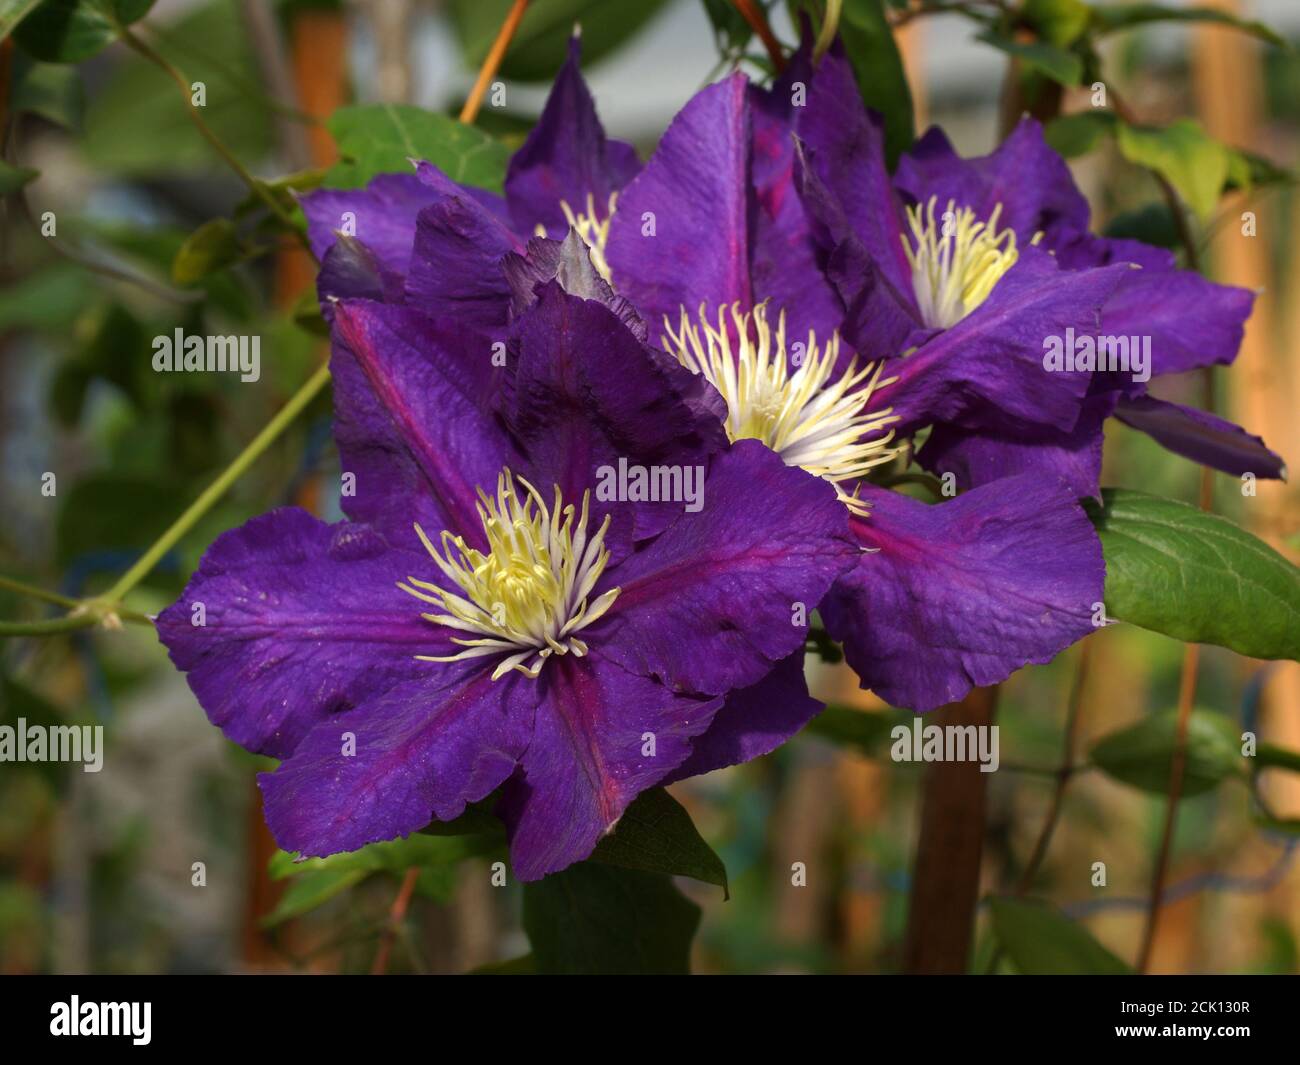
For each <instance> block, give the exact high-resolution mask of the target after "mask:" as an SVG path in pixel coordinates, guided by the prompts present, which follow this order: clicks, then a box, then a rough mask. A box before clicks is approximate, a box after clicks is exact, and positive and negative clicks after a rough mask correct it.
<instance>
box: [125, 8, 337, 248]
mask: <svg viewBox="0 0 1300 1065" xmlns="http://www.w3.org/2000/svg"><path fill="white" fill-rule="evenodd" d="M110 17H111V16H110ZM114 22H115V25H114V29H115V30H116V31H117V35H118V36H119V37H120V38H121V39H122V42H123V43H124V44H126V45H127V47H129V48H131V49H133V50H134V51H136V52H138V53H139V54H140V55H141V56H143V57H144V58H145V59H147V60H149V62H151V63H153V64H154V65H155V66H157V67H158V68H159V69H160V70H162V71H163V72H164V73H165V74H166V75H167V76H168V77H170V78H171V79H172V81H174V82H176V84H177V86H178V87H179V88H180V90H181V97H182V99H184V101H185V109H186V111H187V112H188V114H189V116H190V121H192V122H193V123H194V126H195V128H197V129H198V131H199V133H201V134H202V135H203V139H204V140H206V141H207V142H208V143H209V144H210V145H212V148H213V150H214V151H215V152H216V153H217V154H218V155H219V156H221V158H222V159H224V160H225V161H226V165H227V166H229V167H230V169H231V170H233V171H234V172H235V173H236V174H238V175H239V179H240V180H241V181H242V182H243V183H244V184H245V185H247V186H248V190H249V191H250V192H251V193H252V194H253V195H254V196H256V197H257V198H258V199H260V200H261V201H262V202H263V203H265V204H266V206H267V208H269V210H270V211H271V213H272V214H273V215H275V217H276V218H278V219H279V220H280V222H281V223H282V224H283V225H284V226H285V228H287V229H288V230H289V231H290V232H291V233H293V234H294V235H295V236H296V237H297V238H298V240H299V242H300V243H301V244H302V246H303V247H304V248H306V249H307V253H308V254H309V255H311V256H312V258H313V259H315V258H316V256H315V253H313V252H312V250H311V244H310V243H309V242H308V240H307V235H306V234H305V233H304V232H303V231H302V230H301V229H299V228H298V225H297V223H296V222H295V221H294V218H293V215H291V214H290V213H289V212H288V211H286V210H285V209H284V207H283V206H282V205H281V204H280V202H279V201H278V200H277V199H276V198H275V197H274V196H273V195H272V194H271V191H270V190H269V189H268V188H267V187H266V185H265V184H263V183H262V182H260V181H258V180H257V178H255V177H253V175H252V174H250V173H249V172H248V170H247V169H246V168H245V166H244V164H243V163H241V162H240V161H239V160H238V159H237V158H235V155H234V153H233V152H231V150H230V149H229V148H227V147H226V146H225V145H224V144H223V143H222V142H221V138H220V137H218V136H217V135H216V133H214V132H213V131H212V128H211V127H210V126H209V125H208V124H207V123H206V122H205V121H203V116H202V115H200V114H199V111H198V108H196V107H195V106H194V101H193V100H192V99H191V98H190V92H191V90H190V83H189V82H188V81H187V80H186V79H185V75H184V74H182V73H181V72H180V71H179V70H177V69H176V67H174V66H172V64H171V63H170V62H168V61H167V59H166V58H165V57H163V56H162V55H161V54H160V53H159V52H157V51H155V50H154V49H153V48H152V47H150V45H149V44H147V43H146V42H145V41H143V40H141V39H140V38H139V37H137V36H136V35H135V34H134V33H133V32H131V30H130V29H129V28H128V27H127V26H126V25H124V24H123V23H121V22H117V21H116V20H114ZM318 261H319V260H318Z"/></svg>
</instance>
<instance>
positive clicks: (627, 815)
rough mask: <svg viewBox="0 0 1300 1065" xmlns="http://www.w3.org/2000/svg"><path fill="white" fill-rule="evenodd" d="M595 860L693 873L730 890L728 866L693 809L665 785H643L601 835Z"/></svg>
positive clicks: (649, 869) (675, 873) (679, 873)
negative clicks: (704, 834)
mask: <svg viewBox="0 0 1300 1065" xmlns="http://www.w3.org/2000/svg"><path fill="white" fill-rule="evenodd" d="M591 860H592V861H595V862H604V863H605V864H606V865H617V866H621V867H622V868H624V869H642V870H644V871H646V872H648V873H667V874H669V875H670V876H689V877H691V878H692V879H694V880H702V881H704V883H706V884H717V885H718V887H720V888H722V891H723V894H724V895H725V894H727V893H728V892H727V869H726V866H724V865H723V864H722V859H721V858H719V857H718V856H717V854H715V853H714V851H713V848H711V847H710V846H709V845H708V844H707V843H705V842H704V838H703V837H702V836H701V835H700V833H699V830H698V829H697V828H696V827H695V823H694V822H693V821H692V820H691V815H690V814H688V813H687V812H686V810H685V809H684V808H683V807H682V805H681V803H679V802H678V801H677V800H676V799H674V798H673V797H672V796H671V795H669V794H668V792H667V791H665V790H664V789H663V788H651V789H650V790H649V791H643V792H642V793H641V794H640V795H638V796H637V798H636V800H635V801H634V802H633V803H632V805H631V806H629V807H628V808H627V809H626V810H625V811H624V812H623V816H622V817H621V818H619V821H618V824H617V825H616V826H615V828H614V831H613V832H611V833H610V834H609V835H608V836H606V837H605V838H604V839H602V840H601V841H600V842H599V843H598V844H597V845H596V849H595V851H594V852H593V853H592V855H591Z"/></svg>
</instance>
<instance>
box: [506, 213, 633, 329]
mask: <svg viewBox="0 0 1300 1065" xmlns="http://www.w3.org/2000/svg"><path fill="white" fill-rule="evenodd" d="M501 270H502V273H504V274H505V277H506V283H507V284H508V285H509V286H510V313H511V315H512V316H514V317H518V316H519V315H521V314H523V313H524V311H526V310H527V309H528V308H529V307H531V306H533V304H534V303H536V302H537V289H538V286H540V285H543V284H545V283H546V282H547V281H556V282H558V283H559V286H560V288H561V289H563V290H564V291H565V292H567V293H569V294H570V295H572V296H581V297H582V298H583V299H584V300H595V301H596V302H597V303H603V304H604V305H605V306H606V307H608V308H609V309H610V310H611V311H613V312H614V314H615V316H616V317H617V318H618V320H619V321H620V322H622V323H623V324H624V325H625V326H627V328H628V329H629V330H631V332H632V334H633V335H634V336H635V337H636V338H637V339H638V340H641V341H645V340H646V339H648V336H649V330H647V328H646V324H645V322H644V321H643V320H642V318H641V316H640V315H639V314H637V312H636V308H635V307H633V306H632V304H631V303H630V302H628V301H627V300H625V299H624V298H623V297H622V296H619V295H617V294H616V293H615V292H614V290H613V289H612V288H610V287H609V283H608V282H607V281H606V280H605V279H604V278H603V277H601V276H600V273H599V272H598V271H597V270H596V268H595V266H593V265H592V262H591V253H590V249H588V247H587V245H586V243H585V242H584V241H583V239H582V238H581V237H580V236H578V234H577V232H576V231H574V230H572V229H570V230H569V232H568V235H567V236H565V238H564V239H563V240H551V239H549V238H547V237H534V238H533V239H532V240H530V241H529V242H528V245H527V247H526V248H525V249H524V252H523V254H519V253H518V252H510V253H509V254H508V255H506V256H505V257H504V258H503V259H502V260H501Z"/></svg>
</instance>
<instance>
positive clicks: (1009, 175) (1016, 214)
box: [894, 116, 1089, 246]
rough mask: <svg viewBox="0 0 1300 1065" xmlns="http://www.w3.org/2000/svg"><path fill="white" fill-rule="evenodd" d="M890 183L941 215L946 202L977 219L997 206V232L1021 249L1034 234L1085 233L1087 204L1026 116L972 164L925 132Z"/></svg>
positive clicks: (1040, 130) (936, 133)
mask: <svg viewBox="0 0 1300 1065" xmlns="http://www.w3.org/2000/svg"><path fill="white" fill-rule="evenodd" d="M894 183H895V185H897V187H898V188H899V189H901V190H902V191H903V192H904V193H906V194H907V195H908V196H909V197H910V198H911V199H912V200H913V201H914V202H917V203H921V204H925V203H928V202H929V200H930V197H932V196H933V197H935V198H936V199H937V201H938V202H937V203H936V205H935V209H936V210H937V211H943V210H944V209H945V208H946V206H947V204H948V201H949V200H952V201H953V203H954V205H955V206H956V207H957V208H958V209H960V208H962V207H970V208H972V209H973V210H974V211H975V215H976V217H978V218H980V219H982V220H983V219H988V218H989V216H990V215H991V214H992V213H993V209H994V208H995V207H997V205H998V204H1001V205H1002V214H1001V216H1000V217H999V220H998V225H999V228H1002V227H1006V226H1010V227H1011V228H1012V229H1014V230H1015V232H1016V237H1017V239H1018V240H1019V242H1020V243H1022V244H1027V243H1028V242H1029V241H1030V240H1032V239H1033V237H1034V235H1035V234H1036V233H1039V232H1043V233H1046V234H1049V235H1050V234H1052V233H1053V232H1054V231H1055V230H1057V229H1070V230H1087V228H1088V213H1089V212H1088V201H1087V200H1086V199H1084V197H1083V194H1082V193H1081V192H1080V191H1079V190H1078V188H1077V187H1076V186H1075V184H1074V178H1073V177H1072V176H1071V175H1070V168H1069V166H1067V165H1066V162H1065V160H1064V159H1062V158H1061V157H1060V156H1059V155H1058V154H1057V153H1056V152H1055V151H1053V150H1052V148H1051V147H1049V145H1048V144H1047V141H1046V140H1044V139H1043V128H1042V126H1040V125H1039V124H1038V122H1037V121H1036V120H1035V119H1032V118H1030V117H1028V116H1025V117H1024V118H1022V119H1021V120H1020V122H1019V124H1018V125H1017V126H1016V128H1015V129H1014V130H1012V131H1011V135H1010V136H1009V137H1007V139H1006V140H1004V141H1003V142H1002V143H1001V144H1000V145H999V146H998V147H997V149H996V150H995V151H994V152H993V153H992V154H990V155H984V156H980V157H979V158H977V159H961V158H960V157H959V156H958V155H957V153H956V152H954V151H953V149H952V146H951V145H950V144H949V143H948V138H947V137H945V136H944V135H943V132H942V131H941V130H939V129H937V128H935V129H931V130H929V131H928V132H927V133H926V134H925V136H923V137H922V138H921V139H920V140H919V141H917V142H916V144H914V145H913V146H912V149H911V150H910V151H909V152H908V153H907V154H905V155H904V156H903V157H902V158H901V159H900V160H899V161H898V173H897V174H895V175H894ZM1049 246H1050V241H1049Z"/></svg>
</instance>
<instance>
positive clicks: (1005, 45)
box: [975, 30, 1083, 85]
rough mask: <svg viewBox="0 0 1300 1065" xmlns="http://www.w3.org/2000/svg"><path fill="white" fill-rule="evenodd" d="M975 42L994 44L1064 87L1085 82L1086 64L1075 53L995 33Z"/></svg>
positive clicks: (979, 36)
mask: <svg viewBox="0 0 1300 1065" xmlns="http://www.w3.org/2000/svg"><path fill="white" fill-rule="evenodd" d="M975 39H976V40H977V41H983V42H984V43H985V44H991V45H992V46H993V47H994V48H996V49H998V50H999V51H1002V52H1006V53H1007V55H1010V56H1015V58H1017V59H1019V60H1020V61H1021V62H1022V63H1023V64H1024V65H1025V66H1027V67H1029V68H1030V69H1031V70H1036V71H1038V73H1040V74H1042V75H1043V76H1044V77H1048V78H1051V79H1052V80H1053V81H1055V82H1059V83H1060V84H1062V85H1078V84H1079V82H1080V81H1082V80H1083V60H1082V59H1080V58H1079V57H1078V56H1077V55H1075V54H1074V53H1073V52H1068V51H1066V50H1065V49H1064V48H1058V47H1057V46H1056V45H1054V44H1046V43H1044V42H1043V41H1017V40H1014V39H1013V38H1011V37H1004V36H1002V35H1001V34H1000V33H997V32H996V31H994V30H988V31H986V32H984V33H980V34H977V35H976V37H975Z"/></svg>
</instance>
